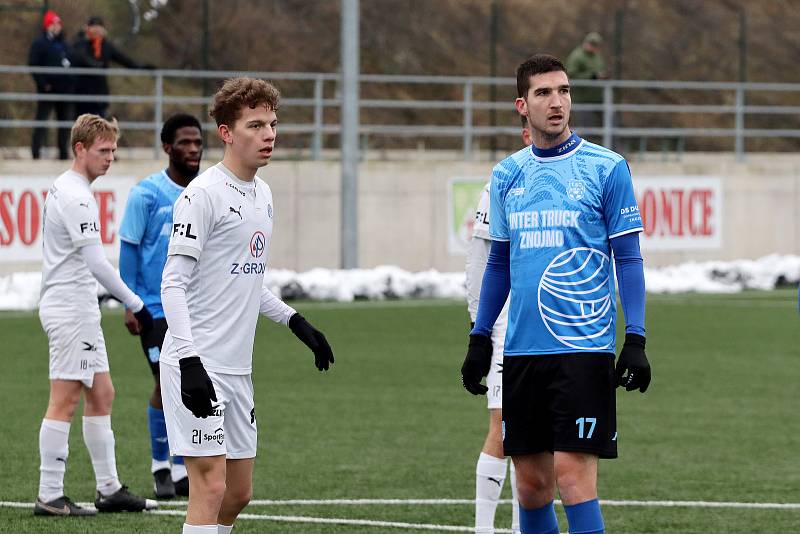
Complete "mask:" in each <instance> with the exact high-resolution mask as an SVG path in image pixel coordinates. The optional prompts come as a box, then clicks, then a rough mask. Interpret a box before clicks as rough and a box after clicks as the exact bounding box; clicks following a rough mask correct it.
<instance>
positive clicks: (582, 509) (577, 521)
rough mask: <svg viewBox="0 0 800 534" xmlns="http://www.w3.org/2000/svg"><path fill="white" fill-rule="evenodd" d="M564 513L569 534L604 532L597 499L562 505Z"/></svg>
mask: <svg viewBox="0 0 800 534" xmlns="http://www.w3.org/2000/svg"><path fill="white" fill-rule="evenodd" d="M564 511H565V512H567V521H568V522H569V533H570V534H603V533H604V532H605V531H606V527H605V525H604V524H603V514H602V513H601V512H600V501H598V500H597V499H592V500H591V501H586V502H582V503H580V504H572V505H564Z"/></svg>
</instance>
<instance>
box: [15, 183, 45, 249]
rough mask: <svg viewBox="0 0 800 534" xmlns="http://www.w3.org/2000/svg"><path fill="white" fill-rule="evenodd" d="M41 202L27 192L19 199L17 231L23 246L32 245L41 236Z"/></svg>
mask: <svg viewBox="0 0 800 534" xmlns="http://www.w3.org/2000/svg"><path fill="white" fill-rule="evenodd" d="M40 212H41V211H40V208H39V202H38V201H37V200H36V196H35V195H34V194H33V193H32V192H30V191H25V192H23V193H22V195H20V197H19V203H18V205H17V231H18V232H19V240H20V241H22V244H23V245H32V244H33V242H34V241H36V237H37V236H38V235H39V213H40Z"/></svg>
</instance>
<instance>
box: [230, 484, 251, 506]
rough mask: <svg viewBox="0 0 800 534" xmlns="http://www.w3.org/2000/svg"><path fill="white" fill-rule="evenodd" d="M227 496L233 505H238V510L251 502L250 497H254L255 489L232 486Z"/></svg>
mask: <svg viewBox="0 0 800 534" xmlns="http://www.w3.org/2000/svg"><path fill="white" fill-rule="evenodd" d="M227 497H228V500H229V501H230V503H231V505H232V506H234V507H236V508H237V509H238V510H243V509H244V507H245V506H247V505H248V504H250V499H252V498H253V489H252V488H238V489H236V490H233V489H232V488H231V489H229V490H228V495H227Z"/></svg>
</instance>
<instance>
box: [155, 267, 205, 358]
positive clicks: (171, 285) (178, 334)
mask: <svg viewBox="0 0 800 534" xmlns="http://www.w3.org/2000/svg"><path fill="white" fill-rule="evenodd" d="M196 264H197V260H196V259H194V258H193V257H191V256H184V255H183V254H174V255H171V256H167V263H166V265H164V273H163V275H162V277H161V305H162V306H163V307H164V317H166V319H167V325H168V326H169V333H170V334H171V335H172V339H173V340H174V341H175V348H176V350H177V352H178V359H181V358H188V357H189V356H197V355H198V354H197V349H196V348H195V347H194V340H193V339H192V325H191V321H190V319H189V305H188V304H187V303H186V287H187V286H188V285H189V278H190V277H191V275H192V271H194V267H195V265H196Z"/></svg>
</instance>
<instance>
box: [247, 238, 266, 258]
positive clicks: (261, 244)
mask: <svg viewBox="0 0 800 534" xmlns="http://www.w3.org/2000/svg"><path fill="white" fill-rule="evenodd" d="M265 248H267V238H266V237H264V234H263V233H262V232H256V233H254V234H253V237H251V238H250V255H251V256H253V257H254V258H260V257H261V255H262V254H264V249H265Z"/></svg>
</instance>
